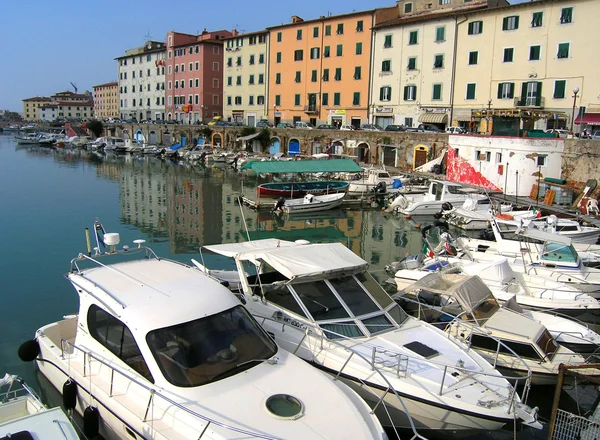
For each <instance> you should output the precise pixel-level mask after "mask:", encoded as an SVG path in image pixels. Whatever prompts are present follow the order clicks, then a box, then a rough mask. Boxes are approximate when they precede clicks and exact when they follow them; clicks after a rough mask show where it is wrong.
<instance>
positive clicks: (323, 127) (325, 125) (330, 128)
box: [317, 124, 335, 130]
mask: <svg viewBox="0 0 600 440" xmlns="http://www.w3.org/2000/svg"><path fill="white" fill-rule="evenodd" d="M317 128H318V129H319V130H335V127H334V126H333V125H329V124H321V125H319V126H318V127H317Z"/></svg>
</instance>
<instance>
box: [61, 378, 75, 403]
mask: <svg viewBox="0 0 600 440" xmlns="http://www.w3.org/2000/svg"><path fill="white" fill-rule="evenodd" d="M62 396H63V406H64V407H65V409H67V410H73V409H75V405H76V404H77V383H76V382H75V381H72V380H71V379H68V380H67V381H66V382H65V383H64V384H63V389H62Z"/></svg>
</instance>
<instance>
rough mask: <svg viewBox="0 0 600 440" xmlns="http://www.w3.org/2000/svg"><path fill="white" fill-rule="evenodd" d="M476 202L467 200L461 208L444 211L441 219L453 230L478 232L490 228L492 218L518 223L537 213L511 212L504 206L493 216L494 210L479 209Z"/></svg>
mask: <svg viewBox="0 0 600 440" xmlns="http://www.w3.org/2000/svg"><path fill="white" fill-rule="evenodd" d="M477 202H478V201H474V200H473V199H471V198H469V199H467V200H465V202H464V203H463V205H462V206H460V207H457V208H454V207H453V208H452V209H450V210H448V211H444V212H443V217H444V218H445V219H446V221H447V222H448V224H449V225H451V226H454V227H455V228H459V229H463V230H465V231H479V230H483V229H487V228H488V227H489V226H490V220H491V219H492V217H496V218H511V219H514V220H516V221H520V220H525V219H533V218H536V216H538V213H539V211H537V210H535V209H528V210H513V209H512V206H510V205H504V206H501V207H500V213H497V214H495V213H494V210H482V209H479V203H477Z"/></svg>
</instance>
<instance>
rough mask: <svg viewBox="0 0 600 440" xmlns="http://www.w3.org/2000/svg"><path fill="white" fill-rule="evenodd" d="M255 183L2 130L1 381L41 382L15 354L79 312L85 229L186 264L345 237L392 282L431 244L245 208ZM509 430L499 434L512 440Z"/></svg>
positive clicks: (379, 229) (382, 227)
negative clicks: (392, 273) (75, 261)
mask: <svg viewBox="0 0 600 440" xmlns="http://www.w3.org/2000/svg"><path fill="white" fill-rule="evenodd" d="M255 186H256V179H255V178H253V177H247V178H243V177H242V175H241V174H239V173H238V172H236V171H235V170H233V169H232V168H231V167H223V168H216V167H208V168H205V167H200V166H189V165H185V164H180V163H176V162H171V161H163V160H160V159H157V158H153V157H131V156H115V155H100V154H96V153H91V152H86V151H81V150H52V149H48V148H42V147H37V146H19V145H17V144H16V143H15V141H14V139H13V138H12V136H8V135H0V209H1V215H0V226H1V227H0V249H1V252H2V257H1V259H0V279H1V280H2V300H3V306H2V307H1V308H0V329H1V330H2V332H1V334H2V336H3V337H2V338H1V339H0V375H1V374H4V372H8V373H12V374H18V375H20V376H22V377H24V378H25V379H26V381H29V382H30V383H35V374H34V370H33V367H32V365H31V364H25V363H23V362H21V361H20V360H19V358H18V356H17V349H18V347H19V345H20V344H21V343H22V342H24V341H25V340H28V339H31V338H32V337H33V336H34V333H35V330H36V329H37V328H39V327H41V326H42V325H44V324H47V323H50V322H53V321H56V320H58V319H60V318H61V317H62V316H63V315H66V314H71V313H74V312H76V311H77V308H78V297H77V295H76V292H75V290H74V289H73V288H72V287H71V285H70V283H68V281H67V280H66V279H65V278H64V276H63V275H64V274H65V273H67V272H68V270H69V263H70V260H71V259H72V258H74V257H76V256H77V255H78V254H79V253H80V252H85V250H86V242H85V235H84V229H85V228H86V227H88V228H90V229H91V228H92V225H93V222H94V220H95V219H96V218H98V219H99V220H100V221H101V222H102V223H103V225H104V227H105V229H106V230H107V231H109V232H118V233H120V235H121V244H122V245H123V244H129V245H132V243H133V240H135V239H140V238H141V239H144V240H146V242H147V245H149V246H150V247H152V249H153V250H154V251H155V252H156V253H157V254H158V255H159V256H162V257H165V258H171V259H174V260H178V261H182V262H185V263H189V262H190V259H191V258H196V259H197V258H198V256H199V254H198V249H199V247H200V246H201V245H205V244H215V243H224V242H239V241H245V240H247V239H248V238H249V239H256V238H270V237H275V238H280V239H284V240H297V239H306V240H309V241H312V242H342V243H344V244H346V245H347V246H348V247H349V248H350V249H352V250H353V251H354V252H355V253H357V254H358V255H360V256H361V257H362V258H364V259H365V260H366V261H368V262H369V263H370V265H371V266H370V268H371V271H372V272H373V274H374V275H375V276H376V277H377V278H378V279H379V280H381V281H383V280H385V279H386V278H387V277H388V276H387V275H386V274H385V271H384V267H385V265H386V264H388V263H390V262H391V261H395V260H399V259H401V258H403V257H404V256H406V255H409V254H416V253H418V252H419V251H420V249H421V239H420V233H419V231H418V228H417V227H416V225H415V223H414V222H411V221H408V220H405V219H403V218H399V217H395V216H394V215H392V214H389V213H385V212H383V211H382V210H381V209H379V208H376V207H373V208H371V209H347V210H346V209H344V210H335V211H331V212H327V213H317V214H311V215H309V214H306V215H305V216H304V217H296V216H293V217H291V218H289V217H287V216H285V215H273V214H271V213H268V212H264V213H263V212H256V211H252V210H250V209H248V208H240V206H239V205H238V202H237V200H238V197H237V196H238V195H239V194H240V193H242V192H244V193H245V194H246V195H253V194H254V188H255ZM213 258H216V257H213ZM205 259H208V260H207V265H208V266H211V264H213V265H215V266H216V265H222V262H221V261H216V260H214V261H211V260H210V257H208V256H206V255H205ZM553 391H554V390H553V389H539V390H538V389H534V390H533V391H532V393H531V398H530V403H533V404H534V405H540V407H541V415H542V417H548V416H549V411H550V404H551V400H552V393H553ZM505 434H506V435H503V436H500V437H495V438H512V432H507V433H505ZM476 438H484V437H483V435H482V436H477V437H476ZM488 438H489V437H488ZM519 438H543V434H542V433H541V432H537V433H531V432H524V433H520V434H519Z"/></svg>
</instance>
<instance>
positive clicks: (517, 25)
mask: <svg viewBox="0 0 600 440" xmlns="http://www.w3.org/2000/svg"><path fill="white" fill-rule="evenodd" d="M515 29H519V16H518V15H517V16H516V17H515Z"/></svg>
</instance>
